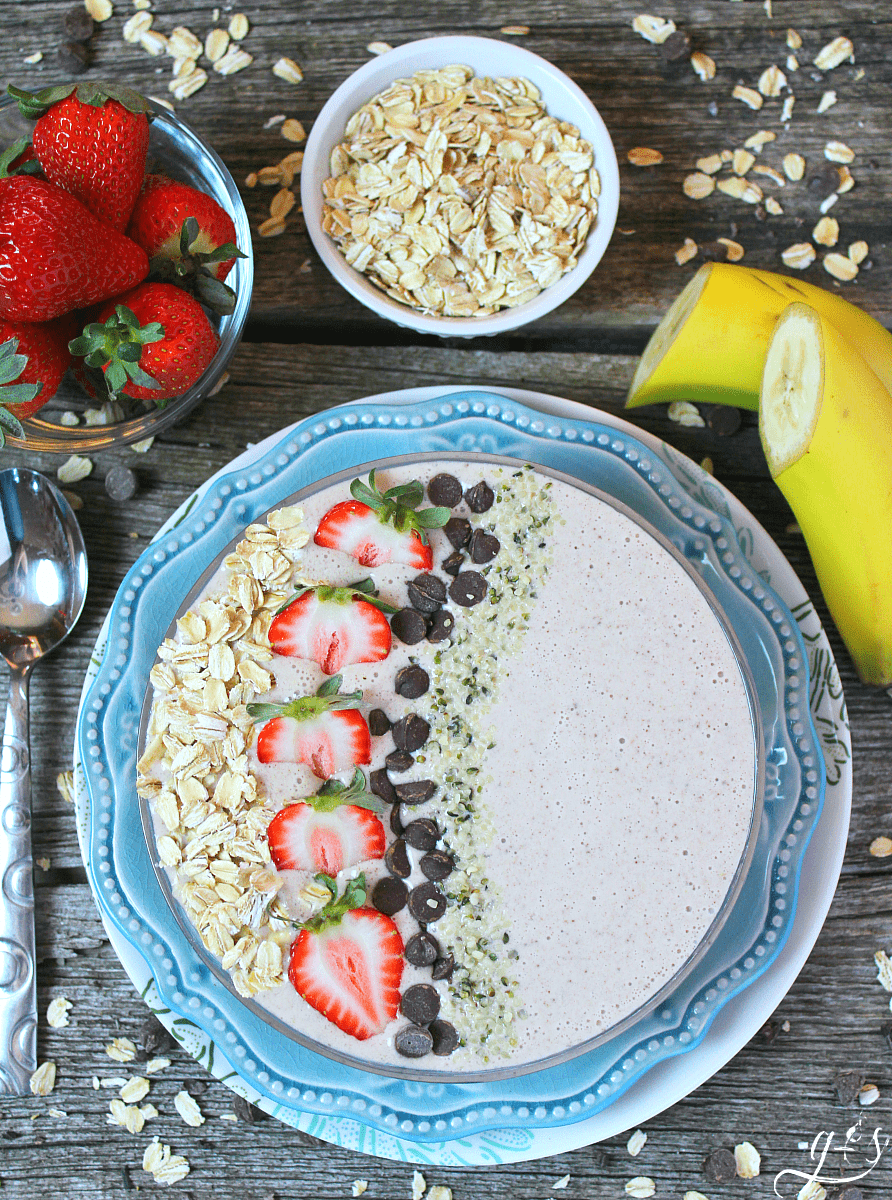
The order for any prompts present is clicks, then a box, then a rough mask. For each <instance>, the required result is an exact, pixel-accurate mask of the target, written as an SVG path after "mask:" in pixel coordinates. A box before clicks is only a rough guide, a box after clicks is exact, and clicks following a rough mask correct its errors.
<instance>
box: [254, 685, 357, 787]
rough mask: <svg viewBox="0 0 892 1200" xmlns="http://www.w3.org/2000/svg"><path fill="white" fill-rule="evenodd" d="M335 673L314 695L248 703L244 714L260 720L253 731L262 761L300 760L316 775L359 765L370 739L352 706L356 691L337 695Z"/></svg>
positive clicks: (329, 774) (327, 776) (323, 777)
mask: <svg viewBox="0 0 892 1200" xmlns="http://www.w3.org/2000/svg"><path fill="white" fill-rule="evenodd" d="M340 686H341V677H340V675H333V676H332V677H331V679H327V680H326V681H325V683H323V685H322V687H320V688H319V690H318V692H317V693H316V695H315V696H301V697H300V698H299V699H298V700H292V701H291V702H290V703H288V704H249V705H248V714H249V715H250V716H251V717H253V718H254V720H261V721H265V722H266V723H265V725H264V726H263V728H262V729H261V730H260V733H259V734H258V736H257V757H258V758H259V759H260V761H261V762H262V763H271V762H293V763H297V762H301V763H304V764H305V765H306V766H308V767H309V768H310V770H311V771H312V772H313V774H314V775H315V776H316V777H317V778H318V779H329V778H330V777H331V776H332V775H336V774H337V773H338V772H339V771H348V770H349V769H350V768H351V767H355V766H359V765H360V764H362V765H365V764H366V763H368V762H369V761H370V760H371V754H372V740H371V735H370V734H369V727H368V725H367V724H366V721H365V717H363V715H362V713H361V712H359V710H358V709H357V708H355V707H354V706H355V704H356V702H357V700H360V699H361V698H362V692H350V693H348V694H346V695H343V696H340V695H338V688H339V687H340Z"/></svg>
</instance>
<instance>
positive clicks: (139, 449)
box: [130, 434, 155, 454]
mask: <svg viewBox="0 0 892 1200" xmlns="http://www.w3.org/2000/svg"><path fill="white" fill-rule="evenodd" d="M154 440H155V436H154V434H153V435H152V437H147V438H143V440H142V441H141V442H131V443H130V449H131V450H132V451H133V453H134V454H148V452H149V451H150V450H151V448H152V442H154Z"/></svg>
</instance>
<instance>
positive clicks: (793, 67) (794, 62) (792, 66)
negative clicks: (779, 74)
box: [787, 54, 799, 71]
mask: <svg viewBox="0 0 892 1200" xmlns="http://www.w3.org/2000/svg"><path fill="white" fill-rule="evenodd" d="M787 70H788V71H798V70H799V59H798V58H797V57H796V55H795V54H788V55H787Z"/></svg>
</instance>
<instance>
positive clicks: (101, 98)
mask: <svg viewBox="0 0 892 1200" xmlns="http://www.w3.org/2000/svg"><path fill="white" fill-rule="evenodd" d="M6 90H7V92H8V93H9V95H10V96H13V97H14V98H15V99H16V100H18V102H19V110H20V111H21V114H22V116H23V117H28V118H29V119H30V120H32V121H36V120H37V119H38V118H40V117H42V116H43V115H44V113H46V112H48V111H49V110H50V109H51V108H52V107H53V105H54V104H58V103H59V101H60V100H64V99H66V97H68V96H70V95H71V93H72V92H74V93H75V94H76V95H77V98H78V100H80V102H81V104H89V105H91V106H92V107H93V108H101V107H102V105H103V104H105V102H106V100H117V102H118V104H123V106H124V108H126V109H127V111H128V112H132V113H146V114H148V115H149V119H151V113H150V112H149V108H150V105H149V102H148V100H147V99H146V98H145V96H143V95H141V94H140V93H139V92H137V91H134V90H133V88H130V87H127V85H126V84H123V83H108V82H105V81H103V80H101V79H88V80H84V81H83V82H82V83H59V84H55V85H54V86H52V87H45V88H41V90H40V91H39V92H29V91H26V90H25V88H19V87H16V86H15V85H14V84H12V83H10V84H9V85H8V87H7V89H6Z"/></svg>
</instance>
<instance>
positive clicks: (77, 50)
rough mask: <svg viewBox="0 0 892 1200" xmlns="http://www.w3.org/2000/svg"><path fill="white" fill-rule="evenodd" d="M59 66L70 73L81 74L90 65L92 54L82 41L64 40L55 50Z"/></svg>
mask: <svg viewBox="0 0 892 1200" xmlns="http://www.w3.org/2000/svg"><path fill="white" fill-rule="evenodd" d="M56 58H57V59H58V60H59V68H60V70H62V71H67V72H68V73H69V74H70V75H83V73H84V71H86V70H88V69H89V67H90V62H91V61H92V58H93V55H92V53H91V52H90V47H89V46H87V45H85V43H84V42H65V43H64V45H62V46H60V47H59V49H58V50H57V51H56Z"/></svg>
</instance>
